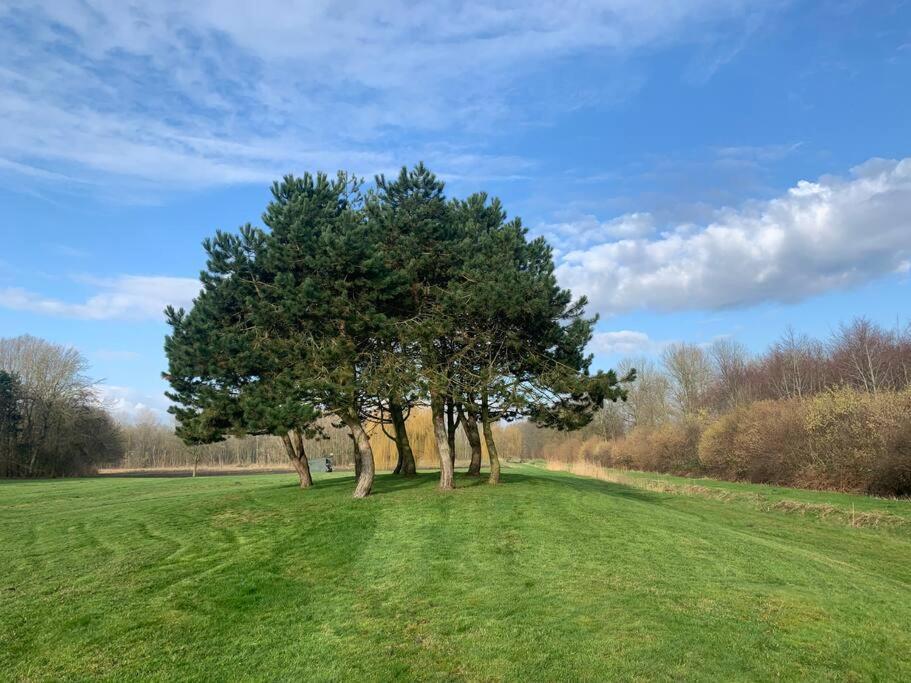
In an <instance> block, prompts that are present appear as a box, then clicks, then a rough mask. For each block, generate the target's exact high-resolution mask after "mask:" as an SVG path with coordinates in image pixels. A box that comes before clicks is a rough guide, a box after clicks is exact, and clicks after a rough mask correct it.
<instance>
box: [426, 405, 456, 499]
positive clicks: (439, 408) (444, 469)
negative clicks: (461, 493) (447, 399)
mask: <svg viewBox="0 0 911 683" xmlns="http://www.w3.org/2000/svg"><path fill="white" fill-rule="evenodd" d="M445 411H446V406H445V405H444V400H443V397H442V396H440V395H439V394H438V393H437V392H435V391H431V392H430V414H431V419H432V420H433V436H434V439H435V440H436V442H437V453H438V454H439V456H440V488H441V489H443V490H449V489H451V488H452V459H451V458H452V456H451V455H450V453H449V439H448V435H447V434H446V416H445V414H444V413H445Z"/></svg>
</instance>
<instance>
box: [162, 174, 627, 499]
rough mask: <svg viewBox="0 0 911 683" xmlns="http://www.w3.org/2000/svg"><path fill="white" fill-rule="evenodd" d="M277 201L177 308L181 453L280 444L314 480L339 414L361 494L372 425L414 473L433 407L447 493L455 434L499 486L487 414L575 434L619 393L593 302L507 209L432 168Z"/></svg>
mask: <svg viewBox="0 0 911 683" xmlns="http://www.w3.org/2000/svg"><path fill="white" fill-rule="evenodd" d="M272 195H273V199H272V201H271V202H270V203H269V205H268V207H267V208H266V211H265V213H264V215H263V222H264V224H265V226H266V228H265V229H261V228H257V227H252V226H250V225H249V224H248V225H246V226H244V227H242V228H241V229H240V230H239V231H238V232H237V233H226V232H220V231H219V232H217V233H216V234H215V237H214V238H212V239H208V240H206V241H205V242H204V247H205V250H206V253H207V255H208V259H207V264H206V269H205V270H204V271H203V272H202V274H201V281H202V289H201V292H200V294H199V296H198V297H197V299H196V300H195V301H194V304H193V307H192V309H191V310H190V311H189V312H187V311H184V310H174V309H168V311H167V316H168V321H169V324H170V326H171V328H172V331H171V334H170V335H169V336H168V337H167V339H166V342H165V350H166V353H167V356H168V362H169V367H168V372H167V373H166V374H165V376H166V378H167V379H168V381H169V382H170V385H171V388H172V391H171V393H170V394H169V396H170V398H171V399H172V400H173V401H174V402H175V406H174V408H172V411H173V413H174V415H175V416H176V418H177V421H178V428H177V430H178V434H179V435H180V436H181V438H183V439H184V440H185V441H186V442H187V443H209V442H213V441H218V440H220V439H223V438H225V437H226V436H227V435H242V434H275V435H279V436H281V438H282V440H283V442H284V444H285V449H286V451H287V453H288V456H289V458H290V460H291V462H292V463H293V464H294V466H295V468H296V469H297V471H298V473H299V474H300V481H301V486H302V487H307V486H310V484H311V477H310V471H309V466H308V462H307V456H306V452H305V443H306V441H307V440H308V439H313V438H319V436H320V424H324V423H325V420H321V418H324V417H326V416H330V417H331V418H332V419H334V420H335V421H336V422H337V423H338V424H339V425H344V426H345V427H346V428H347V429H348V430H349V432H350V436H351V439H352V447H353V452H354V454H355V462H356V469H357V483H356V488H355V493H354V495H355V497H363V496H366V495H368V494H369V493H370V489H371V486H372V483H373V477H374V461H373V454H372V452H371V447H370V440H369V439H368V432H367V427H369V425H370V423H379V424H381V425H383V428H384V429H388V430H391V431H387V433H388V434H389V435H390V436H391V437H392V438H394V440H395V443H396V446H397V451H398V465H397V467H396V472H397V473H399V474H401V475H403V476H409V475H413V474H414V472H415V465H414V457H413V454H412V450H411V446H410V443H409V439H408V434H407V430H406V428H405V419H406V417H407V415H408V412H409V411H410V410H411V409H412V408H413V407H414V406H418V405H429V406H430V409H431V415H432V420H433V425H434V437H435V442H436V447H437V451H438V455H439V461H440V488H442V489H449V488H452V486H453V469H454V460H455V457H454V456H455V450H454V448H453V444H454V441H455V435H456V429H457V428H458V427H459V426H461V427H462V428H463V429H464V430H465V434H466V436H467V438H468V441H469V443H470V444H471V449H472V460H471V465H470V467H469V473H471V474H479V473H480V469H481V453H482V448H481V439H482V438H483V439H485V440H486V445H487V450H488V453H489V457H490V482H491V483H497V481H498V480H499V462H498V459H497V450H496V444H495V443H494V441H493V433H492V430H491V423H492V422H493V421H496V420H501V419H505V420H512V419H517V418H520V417H521V418H526V419H529V420H532V421H534V422H536V423H537V424H540V425H544V426H548V427H553V428H558V429H575V428H578V427H581V426H583V425H585V424H587V423H588V422H589V421H590V420H591V418H592V415H593V413H594V412H595V411H596V410H598V409H599V408H600V407H601V406H602V405H603V404H604V401H606V400H612V401H616V400H618V399H621V398H623V397H624V396H625V394H624V389H623V381H621V380H620V379H619V378H618V377H617V375H616V374H615V373H614V372H613V371H610V372H606V373H605V372H598V373H596V374H591V373H590V372H589V366H590V364H591V356H590V355H587V354H586V353H585V347H586V344H587V343H588V341H589V340H590V338H591V335H592V330H593V326H594V324H595V318H594V317H586V316H585V305H586V301H585V299H584V298H580V299H575V300H574V299H573V297H572V294H571V293H570V292H569V291H567V290H565V289H561V288H560V287H559V286H558V285H557V281H556V278H555V275H554V261H553V255H552V251H551V248H550V246H549V245H548V244H547V242H546V241H545V240H544V239H543V238H538V239H533V240H529V239H528V236H527V231H526V229H525V228H524V227H523V226H522V224H521V222H520V220H519V219H513V220H507V216H506V213H505V211H504V210H503V207H502V206H501V204H500V202H499V201H498V200H496V199H489V198H488V197H487V195H486V194H483V193H481V194H474V195H472V196H470V197H468V198H467V199H465V200H457V199H452V200H450V199H447V197H446V196H445V194H444V185H443V183H442V182H441V181H440V180H439V179H438V178H437V177H436V176H434V174H433V173H431V172H430V171H429V170H428V169H427V168H426V167H425V166H424V165H423V164H419V165H417V166H416V167H414V168H413V169H411V170H408V169H405V168H403V169H402V171H401V173H400V174H399V175H398V176H397V177H396V178H395V179H394V180H391V179H387V178H385V177H383V176H379V177H377V178H376V182H375V186H374V187H373V188H371V189H370V190H369V191H365V189H364V186H363V183H362V181H360V180H358V179H357V178H355V177H354V176H352V175H349V174H346V173H339V174H338V175H337V176H336V177H335V178H334V179H333V178H331V177H329V176H327V175H324V174H317V175H315V176H313V175H310V174H305V175H304V176H303V177H292V176H287V177H285V178H284V179H283V180H282V181H281V182H276V183H275V184H274V185H273V187H272ZM628 379H631V378H630V377H625V378H623V380H628Z"/></svg>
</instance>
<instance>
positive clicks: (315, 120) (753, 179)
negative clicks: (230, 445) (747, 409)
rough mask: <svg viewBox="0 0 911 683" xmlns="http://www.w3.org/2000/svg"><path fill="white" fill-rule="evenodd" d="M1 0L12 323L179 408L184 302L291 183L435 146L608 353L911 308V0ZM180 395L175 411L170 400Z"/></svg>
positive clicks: (117, 386)
mask: <svg viewBox="0 0 911 683" xmlns="http://www.w3.org/2000/svg"><path fill="white" fill-rule="evenodd" d="M147 5H148V7H146V8H144V9H143V8H139V7H137V6H134V5H133V4H132V3H123V2H118V1H115V0H79V1H73V2H69V1H68V0H54V1H53V2H46V3H45V2H35V1H31V2H18V1H17V0H7V1H6V2H4V3H3V5H2V6H0V202H2V206H3V209H4V210H3V211H2V214H0V236H2V243H0V244H2V247H0V336H13V335H18V334H23V333H29V334H34V335H37V336H41V337H44V338H47V339H51V340H53V341H56V342H61V343H65V344H70V345H73V346H76V347H77V348H79V349H80V350H81V351H82V352H83V353H84V354H85V355H86V357H87V358H88V359H89V361H90V362H91V364H92V375H93V377H95V378H97V379H99V380H101V383H102V390H103V392H104V394H105V396H106V397H107V398H108V400H110V401H111V404H112V406H113V407H114V408H115V409H116V410H118V411H120V412H122V413H123V414H124V415H130V414H133V413H135V412H136V410H137V409H139V408H140V407H142V406H148V407H151V408H153V409H155V410H158V411H163V409H164V408H165V407H166V401H165V399H164V398H163V396H162V391H163V389H164V384H163V382H162V380H161V379H160V372H161V370H162V369H163V368H164V366H165V361H164V357H163V353H162V340H163V336H164V334H165V332H166V328H165V326H164V324H163V321H162V316H161V309H162V308H163V307H164V305H165V304H167V303H175V304H184V305H186V304H187V303H188V302H189V301H190V300H191V299H192V296H193V294H194V292H195V291H196V284H195V278H196V275H197V273H198V271H199V269H200V267H201V266H202V263H203V255H202V250H201V248H200V242H201V241H202V239H203V238H204V237H206V236H207V235H210V234H212V233H213V232H214V230H216V229H218V228H221V229H233V228H235V227H237V226H239V225H241V224H243V223H245V222H247V221H250V222H253V223H258V222H259V217H260V214H261V212H262V210H263V208H264V206H265V204H266V202H267V201H268V186H269V183H270V182H271V180H272V179H274V178H276V177H279V176H280V175H282V174H284V173H287V172H294V173H301V172H303V171H306V170H326V171H334V170H336V169H339V168H344V169H347V170H351V171H354V172H356V173H358V174H361V175H363V176H366V177H367V178H371V177H372V176H373V175H374V174H375V173H381V172H387V173H389V172H394V171H395V170H396V169H397V168H398V167H399V166H401V165H402V164H413V163H415V162H416V161H418V160H424V161H425V162H426V163H428V164H429V165H430V167H431V168H432V169H433V170H435V171H436V172H437V173H438V174H439V175H441V176H442V177H443V178H444V179H446V181H447V183H448V188H449V191H450V193H451V194H453V195H464V194H467V193H470V192H473V191H476V190H481V189H483V190H487V191H488V192H490V193H493V194H496V195H498V196H500V197H501V198H502V199H503V201H504V203H505V205H506V207H507V209H508V210H509V212H510V213H511V214H512V215H519V216H521V217H522V218H523V220H524V222H525V224H526V225H527V226H528V227H529V228H530V230H531V231H532V233H534V234H544V235H546V236H547V237H548V238H549V239H550V240H551V242H552V243H553V244H554V246H555V247H556V249H557V262H558V269H559V274H560V278H561V281H562V282H563V283H564V284H565V285H567V286H570V287H572V289H573V290H574V291H575V292H577V293H580V294H581V293H585V294H587V295H588V296H589V297H590V299H591V302H592V303H591V308H592V310H594V311H597V312H599V313H600V314H601V322H600V324H599V332H598V335H597V336H596V338H595V339H594V341H593V344H592V350H593V351H594V352H595V353H596V358H597V363H598V365H599V366H608V365H610V364H612V363H615V362H616V361H617V360H618V359H619V358H620V357H622V356H624V355H643V354H646V355H647V354H655V353H658V352H659V351H660V349H661V347H662V345H664V344H666V343H668V342H672V341H692V342H709V341H711V340H712V339H714V338H716V337H721V336H733V337H735V338H737V339H739V340H741V341H743V342H744V343H746V344H747V345H748V346H749V347H751V348H753V349H755V350H760V349H762V348H763V347H764V346H765V345H766V344H768V343H769V342H771V341H773V340H774V339H775V338H776V337H778V336H779V335H780V334H781V333H782V332H783V330H784V329H785V327H786V326H788V325H792V326H793V327H794V328H795V329H797V330H798V331H802V332H806V333H809V334H813V335H820V336H824V335H826V334H827V333H828V332H829V331H830V330H832V329H833V328H834V327H835V326H837V324H838V323H839V322H840V321H846V320H848V319H850V318H851V317H853V316H855V315H866V316H868V317H870V318H872V319H874V320H876V321H879V322H881V323H884V324H890V325H891V324H894V323H895V322H896V321H902V322H907V321H908V319H909V317H911V316H909V314H911V311H909V304H908V302H909V301H911V296H909V295H911V284H909V277H911V274H909V268H911V159H909V158H908V157H911V3H909V2H907V1H904V0H894V1H892V0H879V1H875V2H874V1H871V2H860V1H857V2H853V1H849V0H843V1H835V2H828V3H819V2H800V1H799V0H793V1H787V0H781V1H775V0H765V1H763V2H751V1H749V0H691V1H684V0H653V1H649V0H608V1H606V2H575V3H572V2H560V3H534V2H493V3H488V4H487V7H486V8H483V9H482V8H479V7H476V6H471V5H469V4H463V3H454V2H425V3H405V2H385V3H372V2H352V3H325V2H315V1H311V2H299V3H296V2H289V1H284V2H277V1H275V2H273V1H272V0H262V1H260V2H258V3H241V2H215V1H210V2H206V1H199V2H196V3H192V5H191V4H190V3H181V2H167V1H164V0H162V1H159V2H155V3H147ZM161 414H163V413H161Z"/></svg>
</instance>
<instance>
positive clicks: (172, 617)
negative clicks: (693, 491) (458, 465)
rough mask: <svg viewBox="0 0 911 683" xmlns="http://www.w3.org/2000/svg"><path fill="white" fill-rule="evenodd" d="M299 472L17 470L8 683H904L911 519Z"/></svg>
mask: <svg viewBox="0 0 911 683" xmlns="http://www.w3.org/2000/svg"><path fill="white" fill-rule="evenodd" d="M294 480H295V478H294V476H293V475H249V476H226V477H207V478H201V479H187V478H183V479H170V478H149V479H142V478H136V479H129V478H119V479H84V480H71V481H51V482H48V481H44V482H5V483H0V568H2V569H0V671H3V672H4V673H3V678H4V679H12V680H18V679H28V680H38V679H66V678H69V679H77V678H78V679H84V678H87V677H98V678H103V677H108V678H118V679H124V678H134V679H135V678H157V679H163V680H178V679H180V680H187V679H225V678H245V679H251V678H252V679H268V680H280V679H285V680H289V679H294V680H301V679H347V680H389V679H393V678H401V679H424V680H426V679H469V680H478V679H483V680H500V679H503V680H604V679H631V678H641V679H680V678H685V679H688V680H695V679H702V680H734V679H757V678H758V679H771V678H777V677H783V678H786V679H794V678H805V679H813V680H820V679H833V678H837V679H872V678H878V679H880V680H911V562H909V561H908V560H909V558H911V532H909V530H908V529H909V525H887V526H882V527H879V526H876V527H854V526H850V525H848V524H845V523H844V522H843V520H841V519H840V518H839V517H838V516H831V517H830V516H817V515H802V514H793V513H791V512H789V511H788V510H787V509H784V508H782V509H779V508H778V507H776V506H763V507H760V506H757V505H756V504H755V503H754V502H753V501H751V500H748V499H746V498H745V497H741V496H732V497H719V496H712V495H686V494H685V493H681V492H678V491H675V490H673V489H668V490H650V489H645V488H641V487H636V486H631V485H626V484H621V483H612V482H605V481H597V480H594V479H587V478H581V477H577V476H574V475H571V474H567V473H561V472H547V471H543V470H540V469H537V468H533V467H527V466H526V467H514V468H510V469H508V470H507V471H506V473H505V476H504V485H503V486H501V487H497V488H492V487H488V486H485V485H483V484H481V483H479V482H476V481H474V480H469V479H467V478H463V479H460V480H458V482H457V483H458V484H459V486H460V488H459V489H457V490H456V491H454V492H452V493H450V494H440V493H439V492H437V491H436V490H435V482H436V476H435V475H432V474H422V475H421V476H419V477H418V478H416V479H414V480H410V481H405V480H402V479H399V478H395V477H393V476H391V475H381V476H380V477H379V478H378V480H377V485H376V487H375V491H376V494H375V495H374V496H372V497H370V498H369V499H367V500H363V501H355V500H352V499H351V489H352V481H351V479H350V477H346V476H333V475H328V476H325V475H324V478H322V479H319V480H318V481H317V486H316V487H315V488H314V489H313V490H311V491H300V490H299V489H297V488H296V486H295V484H294ZM757 489H758V487H757ZM842 499H843V500H842ZM850 499H851V497H848V496H842V497H841V498H840V499H839V500H841V502H842V503H844V502H845V501H849V500H850ZM857 500H858V502H860V501H863V508H864V510H869V509H870V508H871V506H873V507H875V506H876V505H877V502H876V501H873V502H871V499H857ZM839 504H841V503H839ZM882 504H883V505H884V506H886V505H887V506H888V511H889V514H897V513H904V512H905V509H906V508H903V507H902V506H906V505H911V504H908V503H896V502H894V501H893V502H887V501H884V502H883V503H882ZM896 511H897V512H896Z"/></svg>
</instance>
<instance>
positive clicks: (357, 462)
mask: <svg viewBox="0 0 911 683" xmlns="http://www.w3.org/2000/svg"><path fill="white" fill-rule="evenodd" d="M346 423H347V421H346ZM348 438H349V439H351V459H352V460H354V476H355V478H358V477H360V476H361V449H360V448H358V447H357V441H356V440H355V438H354V432H351V433H350V434H349V435H348Z"/></svg>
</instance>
